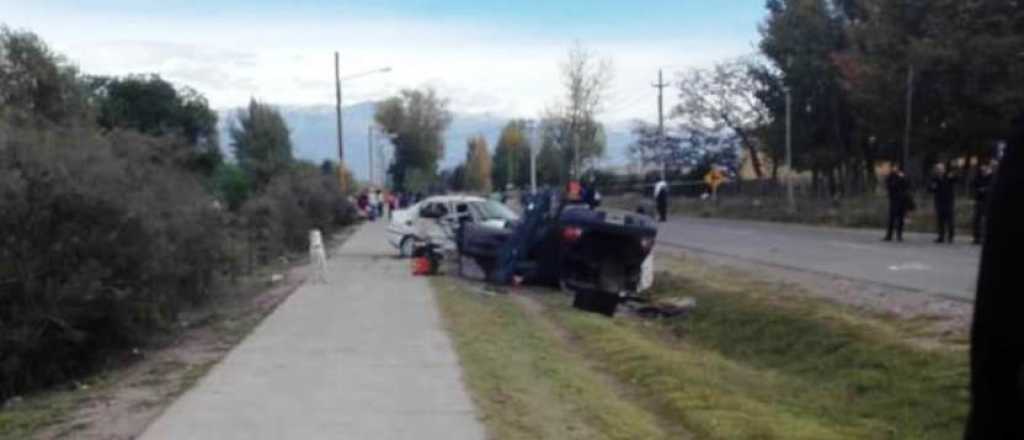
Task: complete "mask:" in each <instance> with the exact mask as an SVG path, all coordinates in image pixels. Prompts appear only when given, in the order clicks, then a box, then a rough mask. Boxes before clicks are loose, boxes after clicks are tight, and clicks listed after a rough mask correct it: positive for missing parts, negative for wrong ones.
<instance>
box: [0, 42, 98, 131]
mask: <svg viewBox="0 0 1024 440" xmlns="http://www.w3.org/2000/svg"><path fill="white" fill-rule="evenodd" d="M88 112H89V106H88V102H87V100H86V98H85V92H84V90H83V87H82V84H81V81H80V80H79V77H78V70H77V69H76V68H75V67H74V66H72V65H70V64H69V63H68V62H67V61H66V60H65V59H64V57H62V56H60V55H57V54H55V53H53V52H52V51H51V50H50V48H49V47H48V46H47V45H46V43H45V42H43V41H42V40H41V39H40V38H39V37H38V36H37V35H36V34H33V33H31V32H22V31H12V30H11V29H9V28H7V27H6V26H2V25H0V113H7V114H8V116H9V117H12V118H13V117H15V116H17V117H18V118H17V120H16V121H15V122H18V121H23V120H25V118H31V119H36V120H43V121H48V122H51V123H58V124H62V123H68V122H71V121H73V120H75V119H77V118H81V117H83V116H86V115H87V113H88Z"/></svg>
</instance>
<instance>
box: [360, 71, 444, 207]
mask: <svg viewBox="0 0 1024 440" xmlns="http://www.w3.org/2000/svg"><path fill="white" fill-rule="evenodd" d="M374 120H375V121H376V122H377V124H378V125H379V126H380V127H381V128H382V129H383V130H384V132H385V133H387V134H388V135H389V136H390V137H391V143H392V145H394V147H395V151H394V160H393V162H392V165H391V168H390V170H389V172H390V173H391V176H392V179H393V181H394V184H395V188H397V189H399V190H411V188H410V187H409V186H408V184H407V180H408V179H407V178H408V177H409V174H410V173H412V172H413V170H419V172H418V173H417V174H421V175H430V176H433V175H435V174H436V173H437V162H438V160H439V159H440V158H441V157H443V156H444V131H445V130H446V129H447V128H448V125H449V124H450V123H451V120H452V115H451V113H450V112H449V111H448V101H447V100H445V99H443V98H441V97H439V96H437V93H436V92H434V90H433V89H431V88H426V89H421V90H403V91H402V92H401V94H400V95H399V96H396V97H392V98H389V99H387V100H385V101H384V102H381V103H380V104H378V105H377V110H376V113H375V115H374ZM417 179H418V180H420V181H419V182H418V183H417V185H420V184H423V183H425V182H426V180H424V179H421V178H420V177H417ZM427 180H433V177H431V179H427Z"/></svg>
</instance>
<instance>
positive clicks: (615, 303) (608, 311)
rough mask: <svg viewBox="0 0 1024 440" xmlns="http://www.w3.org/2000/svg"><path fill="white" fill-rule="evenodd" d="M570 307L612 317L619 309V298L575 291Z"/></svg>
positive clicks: (599, 292)
mask: <svg viewBox="0 0 1024 440" xmlns="http://www.w3.org/2000/svg"><path fill="white" fill-rule="evenodd" d="M572 306H573V307H575V308H577V309H579V310H583V311H585V312H593V313H600V314H602V315H605V316H608V317H612V316H615V310H616V309H618V307H619V297H618V296H616V295H611V294H608V293H605V292H601V291H593V290H577V291H576V294H575V295H574V296H573V300H572Z"/></svg>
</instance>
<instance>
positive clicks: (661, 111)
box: [651, 69, 668, 180]
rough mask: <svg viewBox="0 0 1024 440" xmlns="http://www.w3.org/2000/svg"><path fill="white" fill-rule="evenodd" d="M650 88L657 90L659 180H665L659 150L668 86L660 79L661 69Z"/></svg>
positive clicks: (662, 135)
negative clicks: (665, 93)
mask: <svg viewBox="0 0 1024 440" xmlns="http://www.w3.org/2000/svg"><path fill="white" fill-rule="evenodd" d="M651 86H653V87H654V88H656V89H658V153H659V154H660V155H661V180H665V167H667V166H668V165H667V164H666V163H665V156H664V153H665V152H664V151H661V149H662V147H664V144H665V112H664V90H665V87H666V86H668V84H665V81H662V79H661V69H658V82H657V83H655V84H651Z"/></svg>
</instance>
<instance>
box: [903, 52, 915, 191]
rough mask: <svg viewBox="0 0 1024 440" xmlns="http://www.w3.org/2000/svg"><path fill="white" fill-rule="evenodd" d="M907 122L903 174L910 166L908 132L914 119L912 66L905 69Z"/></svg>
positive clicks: (904, 139) (904, 138)
mask: <svg viewBox="0 0 1024 440" xmlns="http://www.w3.org/2000/svg"><path fill="white" fill-rule="evenodd" d="M906 116H907V120H906V126H905V127H904V130H903V172H904V173H905V172H907V166H909V165H910V131H911V129H912V128H913V117H914V65H913V64H911V65H910V66H909V68H908V69H907V112H906Z"/></svg>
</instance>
